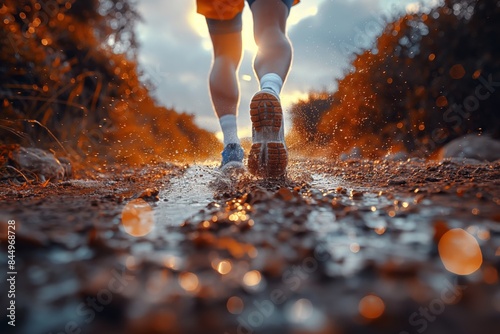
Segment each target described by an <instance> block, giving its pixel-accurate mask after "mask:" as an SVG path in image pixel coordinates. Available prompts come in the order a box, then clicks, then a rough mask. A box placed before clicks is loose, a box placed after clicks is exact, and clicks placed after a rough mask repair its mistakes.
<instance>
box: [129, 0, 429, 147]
mask: <svg viewBox="0 0 500 334" xmlns="http://www.w3.org/2000/svg"><path fill="white" fill-rule="evenodd" d="M261 1H262V0H261ZM428 1H436V0H428ZM138 6H139V7H138V9H139V12H140V14H141V15H142V17H143V22H141V23H140V24H139V25H138V28H137V33H138V39H139V43H140V49H139V64H140V66H141V68H142V70H143V71H144V73H145V78H147V79H148V80H149V81H150V82H152V83H153V84H154V85H155V86H156V89H155V91H154V93H153V95H154V96H155V97H156V99H157V100H158V102H159V103H160V104H162V105H164V106H166V107H173V108H174V109H175V110H177V111H179V112H187V113H190V114H194V115H195V121H196V124H198V125H199V126H200V127H202V128H205V129H207V130H209V131H213V132H215V133H216V134H217V135H218V137H219V138H222V136H221V133H220V127H219V123H218V120H217V118H216V116H215V114H214V112H213V109H212V106H211V102H210V97H209V92H208V79H207V78H208V73H209V70H210V65H211V62H212V48H211V42H210V37H209V35H208V30H207V28H206V23H205V19H204V17H203V16H201V15H199V14H197V13H196V0H169V1H164V0H141V1H140V2H139V4H138ZM417 8H418V4H417V2H416V1H415V0H302V1H301V3H299V4H298V5H296V6H294V7H293V8H292V10H291V12H290V16H289V18H288V21H287V26H288V36H289V38H290V40H291V42H292V45H293V49H294V56H293V62H292V68H291V71H290V74H289V76H288V78H287V80H286V82H285V86H284V88H283V91H282V94H281V101H282V106H283V109H284V111H285V116H288V113H287V111H288V110H289V109H290V106H291V105H292V104H293V103H295V102H297V101H298V100H299V99H305V98H306V97H307V95H308V94H309V92H313V91H321V90H325V89H326V90H328V91H334V90H335V89H336V84H335V78H338V77H341V76H342V74H343V73H344V72H345V71H346V70H347V68H348V64H349V61H348V60H349V55H350V54H351V51H353V50H355V49H358V48H360V47H363V46H368V45H369V43H370V41H372V40H373V39H374V38H375V36H376V34H377V33H378V32H379V31H380V30H379V29H381V27H382V25H381V17H383V16H388V15H391V14H392V13H394V12H399V13H402V12H405V11H406V12H411V11H415V10H416V9H417ZM243 44H244V45H243V47H244V53H243V59H242V63H241V66H240V70H239V74H238V78H239V81H240V89H241V100H240V106H239V110H238V126H239V131H238V132H239V134H240V137H249V136H250V134H251V122H250V116H249V113H248V105H249V102H250V99H251V97H252V96H253V94H254V93H255V92H257V91H258V90H259V86H258V81H257V80H256V78H255V75H254V72H253V68H252V61H253V58H254V56H255V52H256V46H255V43H254V42H253V35H252V17H251V12H250V9H249V8H248V4H246V5H245V9H244V11H243ZM289 125H290V122H289V121H288V118H287V121H286V128H289Z"/></svg>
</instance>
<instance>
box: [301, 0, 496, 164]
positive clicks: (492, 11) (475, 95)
mask: <svg viewBox="0 0 500 334" xmlns="http://www.w3.org/2000/svg"><path fill="white" fill-rule="evenodd" d="M499 4H500V2H499V1H491V0H446V1H442V3H441V4H440V5H439V6H438V7H436V8H433V9H430V10H426V11H422V12H419V13H415V14H411V15H410V14H408V15H405V16H403V17H400V18H398V19H395V20H392V21H390V22H388V23H387V25H386V26H385V28H384V29H383V31H382V33H381V34H380V36H379V37H378V39H377V40H376V41H375V42H374V44H373V45H372V47H371V48H369V49H367V50H362V51H359V52H357V53H356V54H354V55H353V60H352V62H351V65H352V68H351V69H350V71H349V72H348V73H346V75H345V77H344V78H342V79H340V80H339V81H338V90H337V91H336V92H334V93H330V92H323V93H320V94H312V95H311V96H310V97H309V100H308V101H302V102H300V103H298V104H297V105H295V106H294V107H293V109H292V120H293V128H294V129H293V131H292V134H293V136H292V137H295V139H294V141H296V142H306V143H309V144H312V145H318V146H324V145H325V144H326V145H327V148H328V153H329V154H331V155H332V156H337V155H338V154H339V153H341V152H346V151H349V149H350V148H352V147H360V148H361V150H362V152H363V155H364V156H366V157H378V156H381V155H383V154H385V153H387V152H390V151H393V152H394V151H400V150H406V151H408V152H413V153H414V154H416V155H421V156H427V155H429V153H431V152H433V151H434V150H435V149H436V148H438V147H440V146H442V145H444V144H446V143H447V142H449V141H450V140H452V139H454V138H456V137H459V136H462V135H464V134H467V133H472V132H482V133H489V134H492V135H493V136H494V137H500V113H499V111H498V108H499V106H500V44H499V43H498V40H499V38H500V5H499ZM305 147H307V145H305V146H304V148H305ZM304 148H303V149H304ZM308 151H310V150H308Z"/></svg>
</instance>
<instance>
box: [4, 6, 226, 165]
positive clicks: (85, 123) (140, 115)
mask: <svg viewBox="0 0 500 334" xmlns="http://www.w3.org/2000/svg"><path fill="white" fill-rule="evenodd" d="M139 19H140V18H139V15H138V13H137V12H136V11H135V9H134V3H133V2H131V1H129V0H101V1H99V0H43V1H40V0H15V1H14V0H6V1H3V2H2V4H0V20H1V21H2V24H1V26H0V43H1V44H0V48H1V51H2V52H1V54H0V103H1V106H2V107H1V116H0V144H12V143H16V144H21V145H24V146H35V147H38V148H45V149H53V150H56V151H61V150H62V149H61V146H63V147H64V150H66V151H67V152H68V153H69V155H70V156H71V157H72V158H78V157H79V158H80V159H89V158H92V157H98V158H106V159H109V160H115V161H127V162H148V161H150V160H151V159H169V160H176V159H184V158H192V157H197V158H201V159H203V158H206V157H207V156H208V155H210V154H211V153H212V152H210V150H214V149H216V148H219V147H218V145H217V140H216V138H215V137H214V136H213V135H212V134H211V133H209V132H207V131H204V130H201V129H199V128H198V127H197V126H196V125H195V124H194V122H193V116H191V115H187V114H179V113H177V112H176V111H175V110H172V109H168V108H163V107H160V106H158V105H157V103H156V102H155V100H154V99H153V98H152V97H151V95H150V90H149V88H148V87H147V86H146V85H144V84H143V83H141V81H140V76H141V73H140V72H139V70H138V66H137V59H136V51H137V43H136V38H135V34H134V25H135V23H136V22H137V20H139ZM56 139H57V140H56ZM57 141H59V142H60V143H61V144H62V145H60V144H58V143H57ZM202 144H203V145H202ZM202 147H203V148H208V151H207V150H205V149H201V148H202Z"/></svg>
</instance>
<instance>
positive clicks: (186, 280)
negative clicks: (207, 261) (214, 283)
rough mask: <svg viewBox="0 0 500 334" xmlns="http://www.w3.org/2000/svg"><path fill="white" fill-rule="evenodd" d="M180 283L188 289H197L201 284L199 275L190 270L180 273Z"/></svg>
mask: <svg viewBox="0 0 500 334" xmlns="http://www.w3.org/2000/svg"><path fill="white" fill-rule="evenodd" d="M179 284H180V285H181V287H182V288H183V289H184V290H186V291H189V292H192V291H195V290H196V289H197V288H198V284H199V281H198V276H196V275H195V274H193V273H190V272H185V273H181V274H180V275H179Z"/></svg>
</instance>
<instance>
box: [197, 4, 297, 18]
mask: <svg viewBox="0 0 500 334" xmlns="http://www.w3.org/2000/svg"><path fill="white" fill-rule="evenodd" d="M247 1H248V2H249V3H250V4H252V3H253V2H254V1H255V0H247ZM282 1H283V2H284V3H285V4H286V3H287V2H288V3H291V2H292V1H293V5H296V4H298V3H299V2H300V0H282ZM244 6H245V0H196V7H197V12H198V13H199V14H201V15H203V16H205V17H206V18H207V19H214V20H230V19H232V18H234V17H235V16H236V15H238V14H239V13H241V12H242V11H243V7H244Z"/></svg>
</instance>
